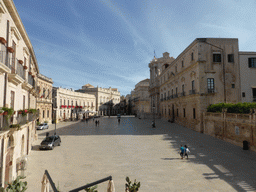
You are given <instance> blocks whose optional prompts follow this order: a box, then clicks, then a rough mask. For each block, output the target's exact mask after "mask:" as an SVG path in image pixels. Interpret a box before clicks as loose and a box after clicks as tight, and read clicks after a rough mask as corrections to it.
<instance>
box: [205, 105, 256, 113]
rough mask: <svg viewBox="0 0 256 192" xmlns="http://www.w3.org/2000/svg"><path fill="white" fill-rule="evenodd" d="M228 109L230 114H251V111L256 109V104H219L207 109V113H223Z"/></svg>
mask: <svg viewBox="0 0 256 192" xmlns="http://www.w3.org/2000/svg"><path fill="white" fill-rule="evenodd" d="M224 108H226V109H227V112H228V113H244V114H248V113H250V111H251V109H255V108H256V103H236V104H233V103H217V104H212V105H209V106H208V107H207V112H222V109H224Z"/></svg>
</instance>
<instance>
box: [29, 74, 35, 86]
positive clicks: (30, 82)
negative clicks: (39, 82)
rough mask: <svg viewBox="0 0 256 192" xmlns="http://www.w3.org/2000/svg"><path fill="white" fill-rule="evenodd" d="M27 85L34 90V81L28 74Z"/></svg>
mask: <svg viewBox="0 0 256 192" xmlns="http://www.w3.org/2000/svg"><path fill="white" fill-rule="evenodd" d="M28 83H29V84H30V85H32V86H33V87H34V88H35V80H34V78H33V77H32V75H30V74H28Z"/></svg>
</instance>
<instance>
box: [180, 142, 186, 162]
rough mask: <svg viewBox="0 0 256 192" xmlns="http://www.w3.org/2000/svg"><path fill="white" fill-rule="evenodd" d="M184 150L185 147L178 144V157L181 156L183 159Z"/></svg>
mask: <svg viewBox="0 0 256 192" xmlns="http://www.w3.org/2000/svg"><path fill="white" fill-rule="evenodd" d="M184 152H185V148H184V147H183V146H182V145H180V157H181V159H183V156H184Z"/></svg>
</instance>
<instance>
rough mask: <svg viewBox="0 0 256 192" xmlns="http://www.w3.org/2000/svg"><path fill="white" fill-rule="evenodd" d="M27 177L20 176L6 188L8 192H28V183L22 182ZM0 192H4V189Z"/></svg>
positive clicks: (0, 189)
mask: <svg viewBox="0 0 256 192" xmlns="http://www.w3.org/2000/svg"><path fill="white" fill-rule="evenodd" d="M24 178H25V177H21V176H18V177H17V178H16V179H15V180H14V181H13V182H12V183H9V184H8V185H7V187H6V191H7V192H12V191H15V192H16V191H17V192H24V191H26V190H27V182H26V181H24V182H23V181H20V179H24ZM0 191H3V192H4V188H3V187H1V188H0Z"/></svg>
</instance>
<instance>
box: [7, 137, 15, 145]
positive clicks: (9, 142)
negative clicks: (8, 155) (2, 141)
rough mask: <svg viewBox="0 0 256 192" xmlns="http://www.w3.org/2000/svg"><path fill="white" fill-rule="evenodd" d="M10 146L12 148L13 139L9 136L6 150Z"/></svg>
mask: <svg viewBox="0 0 256 192" xmlns="http://www.w3.org/2000/svg"><path fill="white" fill-rule="evenodd" d="M12 146H14V139H13V136H12V135H11V136H10V137H9V138H8V143H7V148H9V147H12Z"/></svg>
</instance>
